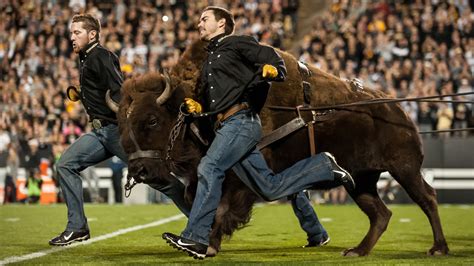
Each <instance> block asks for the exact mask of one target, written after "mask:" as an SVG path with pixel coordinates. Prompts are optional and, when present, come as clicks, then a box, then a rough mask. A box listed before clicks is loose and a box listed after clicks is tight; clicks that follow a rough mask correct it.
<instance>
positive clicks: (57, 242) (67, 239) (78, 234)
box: [49, 230, 91, 246]
mask: <svg viewBox="0 0 474 266" xmlns="http://www.w3.org/2000/svg"><path fill="white" fill-rule="evenodd" d="M89 238H91V236H90V234H89V230H86V231H68V230H66V231H64V232H62V233H61V234H60V235H59V236H57V237H55V238H53V239H51V240H49V244H50V245H51V246H67V245H69V244H71V243H72V242H81V241H85V240H87V239H89Z"/></svg>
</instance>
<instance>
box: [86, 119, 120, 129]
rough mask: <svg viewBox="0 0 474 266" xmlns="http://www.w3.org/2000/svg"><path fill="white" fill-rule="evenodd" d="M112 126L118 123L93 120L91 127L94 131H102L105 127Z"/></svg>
mask: <svg viewBox="0 0 474 266" xmlns="http://www.w3.org/2000/svg"><path fill="white" fill-rule="evenodd" d="M110 124H114V125H117V123H115V122H112V121H108V120H105V119H99V118H94V119H92V120H91V126H92V128H94V129H101V128H103V127H105V126H108V125H110Z"/></svg>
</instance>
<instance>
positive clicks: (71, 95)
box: [66, 86, 80, 102]
mask: <svg viewBox="0 0 474 266" xmlns="http://www.w3.org/2000/svg"><path fill="white" fill-rule="evenodd" d="M66 95H67V98H68V99H69V100H70V101H72V102H77V101H79V100H80V97H79V91H78V90H77V88H76V86H69V87H67V90H66Z"/></svg>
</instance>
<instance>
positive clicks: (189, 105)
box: [184, 98, 202, 114]
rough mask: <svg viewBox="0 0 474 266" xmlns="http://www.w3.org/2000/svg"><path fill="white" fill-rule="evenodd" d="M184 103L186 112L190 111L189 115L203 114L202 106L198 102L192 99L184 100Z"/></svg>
mask: <svg viewBox="0 0 474 266" xmlns="http://www.w3.org/2000/svg"><path fill="white" fill-rule="evenodd" d="M184 103H185V104H186V111H188V113H196V114H200V113H202V106H201V104H200V103H198V102H196V101H195V100H193V99H191V98H184Z"/></svg>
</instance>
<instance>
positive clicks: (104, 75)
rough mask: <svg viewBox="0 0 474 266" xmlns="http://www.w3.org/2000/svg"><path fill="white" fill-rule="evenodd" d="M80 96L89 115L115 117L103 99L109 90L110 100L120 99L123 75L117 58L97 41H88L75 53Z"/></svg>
mask: <svg viewBox="0 0 474 266" xmlns="http://www.w3.org/2000/svg"><path fill="white" fill-rule="evenodd" d="M79 66H80V67H79V70H80V84H81V92H80V97H81V101H82V104H84V108H85V109H86V112H87V114H88V115H89V118H90V119H91V120H92V119H94V118H105V119H108V120H116V115H115V113H114V112H113V111H112V110H110V108H109V107H108V106H107V104H106V101H105V94H106V92H107V90H110V97H111V98H112V100H114V102H117V103H118V102H120V97H121V96H120V88H121V87H122V83H123V75H122V72H121V70H120V63H119V59H118V57H117V56H116V55H115V54H114V53H112V52H111V51H109V50H107V49H105V48H104V47H102V46H101V45H100V44H98V42H93V43H90V44H88V45H87V46H86V47H84V49H82V50H81V51H80V52H79Z"/></svg>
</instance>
